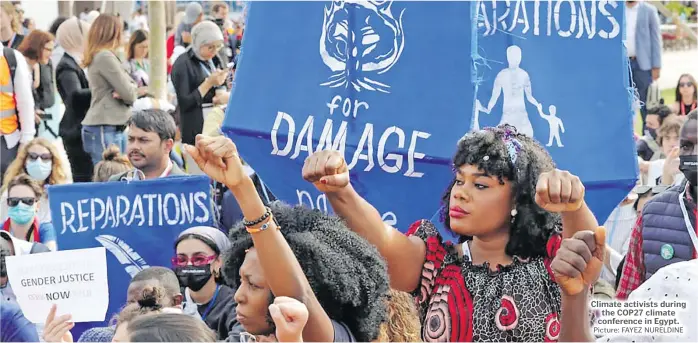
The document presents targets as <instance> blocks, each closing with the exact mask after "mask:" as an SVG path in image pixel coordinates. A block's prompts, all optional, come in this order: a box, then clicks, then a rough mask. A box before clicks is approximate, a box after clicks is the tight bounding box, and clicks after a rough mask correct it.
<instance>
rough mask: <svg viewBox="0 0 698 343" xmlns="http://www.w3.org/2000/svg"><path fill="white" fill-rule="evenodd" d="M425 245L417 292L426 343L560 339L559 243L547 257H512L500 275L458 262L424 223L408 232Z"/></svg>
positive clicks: (556, 238) (551, 243)
mask: <svg viewBox="0 0 698 343" xmlns="http://www.w3.org/2000/svg"><path fill="white" fill-rule="evenodd" d="M408 235H414V236H417V237H419V238H421V239H422V240H424V242H425V243H426V260H425V262H424V266H423V269H422V278H421V286H420V287H419V288H418V289H417V290H415V292H414V293H413V295H414V296H415V298H416V301H417V305H418V308H419V314H420V320H421V322H422V339H423V340H424V342H472V341H491V342H505V341H506V342H512V341H513V342H555V341H557V339H558V336H559V334H560V322H559V320H558V319H559V316H560V302H561V297H560V288H559V286H558V285H557V284H556V283H555V279H554V277H553V274H552V271H551V269H550V262H551V261H552V259H553V257H554V256H555V254H556V253H557V250H558V248H559V247H560V242H561V237H560V235H559V234H557V233H556V234H553V235H552V236H551V237H550V239H549V240H548V244H547V249H546V250H547V256H546V257H538V258H531V259H521V258H519V257H517V256H514V257H513V262H512V264H510V265H507V266H499V268H498V270H497V271H492V270H490V267H489V265H487V264H484V265H473V264H472V262H471V261H470V259H469V258H468V257H460V256H459V254H458V251H457V249H458V248H459V247H460V246H459V245H454V244H452V243H450V242H443V240H442V238H441V236H440V235H439V233H438V230H437V229H436V227H434V225H433V224H432V223H431V222H429V221H426V220H423V221H418V222H416V223H414V224H412V226H411V227H410V230H409V232H408Z"/></svg>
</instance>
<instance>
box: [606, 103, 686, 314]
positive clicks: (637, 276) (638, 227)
mask: <svg viewBox="0 0 698 343" xmlns="http://www.w3.org/2000/svg"><path fill="white" fill-rule="evenodd" d="M697 115H698V111H696V110H693V111H692V112H691V113H689V115H688V118H687V120H686V122H685V123H684V124H683V126H682V128H681V134H680V138H679V145H680V153H679V159H680V167H679V169H680V170H681V172H682V173H683V174H684V176H685V177H686V180H687V181H688V182H684V183H682V185H685V186H684V187H685V189H681V191H684V192H683V193H684V197H683V201H681V199H680V198H677V201H678V202H679V204H678V205H679V206H684V208H686V209H687V210H689V211H691V212H692V215H693V216H692V220H691V222H689V221H688V220H687V221H686V226H687V229H688V230H692V231H693V233H695V232H696V226H698V225H696V219H695V218H696V212H697V211H696V199H697V198H698V194H697V189H698V180H697V179H698V173H697V172H698V162H697V158H698V142H697V136H698V119H696V117H697ZM675 187H676V186H675ZM672 188H674V187H672ZM660 196H661V194H659V195H657V197H660ZM657 197H655V198H653V199H651V200H650V201H649V202H648V203H647V204H646V205H645V209H647V207H648V206H650V204H651V203H652V202H654V201H656V200H657ZM662 205H664V204H662ZM687 214H688V213H684V217H686V215H687ZM644 215H645V211H643V215H641V216H640V217H639V218H638V220H637V223H636V224H635V227H634V228H633V231H632V233H631V235H630V244H629V247H628V253H627V255H626V256H625V266H624V267H623V273H622V275H621V279H620V283H619V285H618V291H617V295H616V296H617V297H618V299H623V300H624V299H627V298H628V296H629V295H630V293H631V292H632V291H634V290H635V289H636V288H638V287H639V286H640V285H641V284H642V283H643V282H644V281H645V277H646V275H647V274H646V265H645V255H644V254H645V251H644V250H643V244H644V242H643V233H642V230H643V217H644ZM689 217H690V215H689ZM689 224H691V225H689ZM689 234H690V232H689ZM691 236H692V237H691V238H692V239H691V241H692V242H688V243H689V244H691V243H693V247H694V249H693V253H692V258H694V259H695V258H696V250H697V249H696V248H695V247H696V246H698V239H696V236H698V233H697V234H695V235H691ZM667 246H668V247H667ZM665 248H666V250H667V251H668V254H670V255H668V258H667V256H665V255H664V254H665V252H667V251H665ZM661 254H662V257H663V258H665V259H671V258H672V257H673V254H674V251H673V248H672V246H671V245H669V244H665V245H664V246H662V251H661ZM677 262H678V261H677Z"/></svg>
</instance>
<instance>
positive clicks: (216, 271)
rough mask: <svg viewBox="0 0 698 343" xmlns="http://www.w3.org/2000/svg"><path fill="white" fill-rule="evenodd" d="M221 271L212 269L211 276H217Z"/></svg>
mask: <svg viewBox="0 0 698 343" xmlns="http://www.w3.org/2000/svg"><path fill="white" fill-rule="evenodd" d="M220 274H221V272H220V271H219V270H218V269H214V270H213V277H214V278H218V277H219V276H220Z"/></svg>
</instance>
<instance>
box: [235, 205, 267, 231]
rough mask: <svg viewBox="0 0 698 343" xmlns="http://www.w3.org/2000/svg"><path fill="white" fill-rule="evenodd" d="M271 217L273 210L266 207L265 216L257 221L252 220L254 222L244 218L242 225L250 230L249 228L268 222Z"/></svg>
mask: <svg viewBox="0 0 698 343" xmlns="http://www.w3.org/2000/svg"><path fill="white" fill-rule="evenodd" d="M270 216H271V209H270V208H269V207H264V214H263V215H262V216H261V217H259V218H257V219H255V220H252V221H248V220H247V219H244V218H243V220H242V225H243V226H245V227H246V228H249V227H252V226H255V225H259V224H260V223H262V222H264V221H265V220H267V218H269V217H270Z"/></svg>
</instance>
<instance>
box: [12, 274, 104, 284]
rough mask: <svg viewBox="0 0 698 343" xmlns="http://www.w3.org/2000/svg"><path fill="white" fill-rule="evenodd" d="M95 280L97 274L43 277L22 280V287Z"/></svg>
mask: <svg viewBox="0 0 698 343" xmlns="http://www.w3.org/2000/svg"><path fill="white" fill-rule="evenodd" d="M94 280H95V273H83V274H77V273H76V274H64V275H58V277H56V276H55V275H51V276H42V277H36V278H26V279H22V280H21V282H20V283H21V284H22V287H31V286H46V285H55V284H58V283H66V282H89V281H94Z"/></svg>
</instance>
